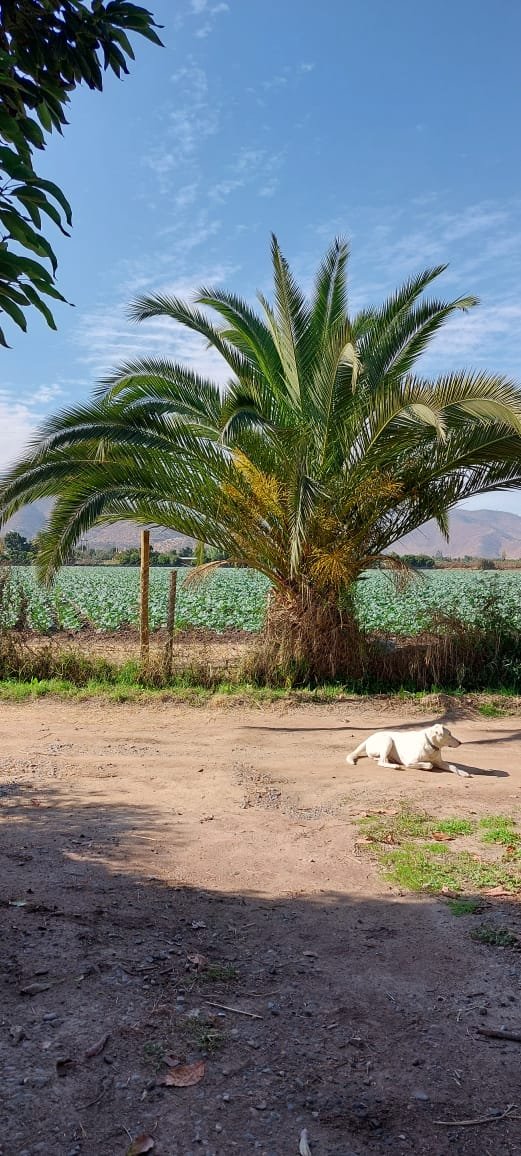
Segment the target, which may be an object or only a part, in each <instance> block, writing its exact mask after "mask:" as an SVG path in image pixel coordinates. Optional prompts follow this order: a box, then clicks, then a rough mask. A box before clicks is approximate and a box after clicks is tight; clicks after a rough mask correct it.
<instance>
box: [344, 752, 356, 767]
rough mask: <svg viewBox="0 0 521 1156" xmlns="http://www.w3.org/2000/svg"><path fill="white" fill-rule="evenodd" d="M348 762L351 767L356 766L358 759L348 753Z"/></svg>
mask: <svg viewBox="0 0 521 1156" xmlns="http://www.w3.org/2000/svg"><path fill="white" fill-rule="evenodd" d="M346 763H349V766H350V767H356V759H354V758H353V757H352V755H346Z"/></svg>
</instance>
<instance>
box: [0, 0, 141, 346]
mask: <svg viewBox="0 0 521 1156" xmlns="http://www.w3.org/2000/svg"><path fill="white" fill-rule="evenodd" d="M155 27H157V26H156V25H155V23H154V20H153V19H152V16H151V14H150V12H148V11H147V10H146V9H145V8H141V7H139V6H137V5H136V4H131V3H127V2H126V0H111V2H109V3H108V4H106V3H103V2H102V0H93V3H92V5H91V6H89V5H88V4H86V3H84V2H83V0H0V311H1V312H4V313H6V314H7V315H8V316H9V317H10V319H11V321H13V322H14V323H15V325H17V326H18V327H19V328H20V329H23V330H24V332H25V330H26V328H27V321H26V317H25V310H26V309H27V308H29V307H30V306H34V307H35V308H36V309H38V310H39V312H40V313H41V314H42V315H43V316H44V318H45V320H46V321H47V324H48V325H50V326H51V328H53V329H55V328H56V326H55V323H54V319H53V315H52V312H51V310H50V308H49V305H48V304H47V302H46V301H45V298H46V297H50V298H54V299H55V300H57V301H64V298H63V297H62V295H61V293H59V291H58V290H57V288H56V284H55V274H56V257H55V254H54V252H53V249H52V247H51V245H50V243H49V241H48V240H47V239H46V237H45V236H44V233H43V221H42V216H43V217H44V218H45V219H46V220H50V221H52V222H53V224H55V225H56V226H57V228H58V229H60V230H61V232H62V233H64V234H65V235H66V236H67V235H68V233H67V229H66V228H65V226H70V225H71V224H72V216H71V208H70V205H69V202H68V201H67V198H66V197H65V196H64V194H63V193H62V191H61V189H60V188H59V187H58V186H57V185H56V184H54V182H53V181H49V180H44V179H42V178H40V177H38V175H37V173H36V172H35V169H34V165H33V152H34V150H35V149H40V150H42V149H44V148H45V143H46V141H45V133H50V132H52V131H53V130H56V131H58V132H60V133H61V131H62V128H63V126H64V125H65V124H66V123H67V121H66V117H65V109H66V106H67V104H68V102H69V100H70V93H71V92H72V91H73V90H74V89H75V88H76V87H77V86H78V85H80V84H86V85H87V86H88V87H89V88H92V89H98V90H99V91H101V90H102V88H103V69H105V70H106V69H111V71H112V72H114V73H115V74H116V76H118V77H119V76H121V75H122V74H123V73H127V72H128V65H127V59H130V60H133V59H134V52H133V48H132V45H131V43H130V40H129V33H132V32H134V33H138V34H139V35H141V36H144V37H145V38H146V39H148V40H151V41H152V42H153V43H154V44H161V41H160V40H159V37H158V36H157V33H156V32H155V31H154V28H155ZM20 250H22V253H20ZM24 250H25V252H26V253H27V252H29V253H31V254H34V255H35V257H30V258H29V257H27V256H26V255H25V254H24V252H23V251H24ZM35 258H38V259H35ZM42 262H43V263H42ZM45 262H47V263H48V264H46V263H45ZM49 266H50V268H49ZM0 343H1V344H2V345H6V344H7V342H6V339H5V334H4V333H3V330H2V329H1V328H0Z"/></svg>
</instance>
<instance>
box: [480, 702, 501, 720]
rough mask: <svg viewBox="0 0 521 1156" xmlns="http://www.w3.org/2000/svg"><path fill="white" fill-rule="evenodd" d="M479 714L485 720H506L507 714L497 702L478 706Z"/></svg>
mask: <svg viewBox="0 0 521 1156" xmlns="http://www.w3.org/2000/svg"><path fill="white" fill-rule="evenodd" d="M478 713H479V714H481V715H483V717H484V718H504V717H505V715H506V713H507V712H506V711H505V710H503V708H502V707H500V706H497V705H496V703H495V702H484V703H482V704H481V706H478Z"/></svg>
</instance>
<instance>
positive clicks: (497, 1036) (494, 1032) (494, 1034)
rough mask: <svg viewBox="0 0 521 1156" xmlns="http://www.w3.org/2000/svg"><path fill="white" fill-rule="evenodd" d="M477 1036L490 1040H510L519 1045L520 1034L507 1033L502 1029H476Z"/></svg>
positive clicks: (520, 1042) (520, 1040)
mask: <svg viewBox="0 0 521 1156" xmlns="http://www.w3.org/2000/svg"><path fill="white" fill-rule="evenodd" d="M476 1031H477V1033H478V1035H480V1036H488V1037H489V1039H491V1040H512V1041H513V1042H514V1043H515V1044H521V1032H507V1031H503V1029H502V1028H476Z"/></svg>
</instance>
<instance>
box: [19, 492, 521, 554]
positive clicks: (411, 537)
mask: <svg viewBox="0 0 521 1156" xmlns="http://www.w3.org/2000/svg"><path fill="white" fill-rule="evenodd" d="M49 509H50V503H49V502H45V501H41V502H35V503H34V505H32V506H26V508H25V509H24V510H20V512H19V513H18V514H16V515H15V517H14V518H12V519H11V521H10V522H9V523H8V524H7V527H6V529H10V530H18V532H19V533H20V534H24V535H25V537H26V538H34V535H35V534H37V533H38V531H39V530H41V529H42V526H43V525H44V522H45V519H46V517H47V514H48V512H49ZM450 527H451V534H450V541H449V542H448V543H447V542H446V541H445V539H444V537H443V535H442V534H440V531H439V530H438V527H437V526H436V523H435V522H426V524H425V526H422V528H421V530H414V531H413V533H412V534H407V536H406V537H405V538H402V540H401V542H399V543H398V545H397V546H395V550H396V552H397V553H398V554H431V555H435V554H436V553H438V552H439V553H441V554H443V555H444V556H445V557H447V558H463V557H464V556H465V555H466V554H467V555H469V556H471V557H474V558H501V555H502V554H503V553H504V554H505V555H506V557H507V558H521V517H519V516H518V515H517V514H506V513H504V512H503V511H501V510H454V511H453V512H452V514H451V515H450ZM3 533H5V530H4V531H3ZM139 534H140V530H139V527H138V526H135V525H134V523H133V522H117V523H116V524H115V525H114V526H95V527H94V529H93V530H90V531H89V533H88V534H87V542H88V543H89V545H91V546H94V547H97V548H100V549H101V548H103V547H104V548H110V547H111V546H116V547H118V549H120V550H123V549H126V548H127V547H129V546H137V545H138V544H139ZM150 540H151V543H152V544H153V545H154V546H156V547H157V548H159V549H160V550H161V549H163V550H176V549H181V548H182V546H185V545H191V543H192V541H193V539H191V538H187V537H186V536H185V535H183V534H176V533H175V532H174V531H173V530H158V529H151V533H150Z"/></svg>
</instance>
